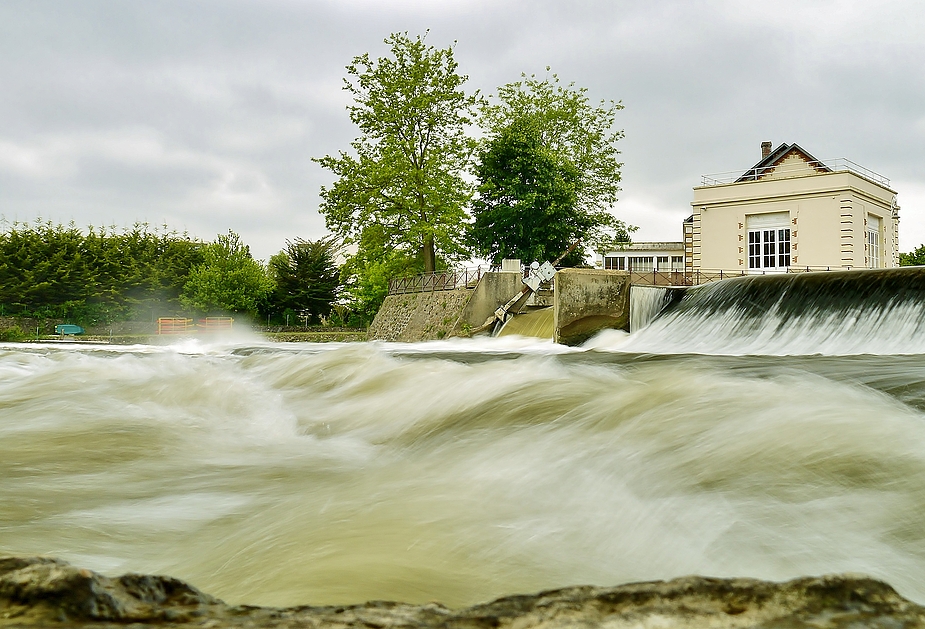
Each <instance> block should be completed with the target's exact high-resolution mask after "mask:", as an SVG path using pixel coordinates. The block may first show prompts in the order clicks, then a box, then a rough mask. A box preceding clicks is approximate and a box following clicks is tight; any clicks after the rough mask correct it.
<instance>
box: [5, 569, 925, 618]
mask: <svg viewBox="0 0 925 629" xmlns="http://www.w3.org/2000/svg"><path fill="white" fill-rule="evenodd" d="M54 626H60V627H81V628H85V629H89V628H91V627H98V628H104V627H105V628H114V627H126V626H131V627H135V628H140V627H210V628H216V629H219V628H223V627H242V628H244V627H278V628H289V627H292V628H294V627H312V628H316V629H326V628H329V627H330V628H335V627H337V628H347V627H363V628H366V629H368V628H370V627H372V628H383V627H395V628H404V627H408V628H425V627H446V628H448V629H449V628H452V629H481V628H494V627H512V629H513V628H516V629H528V628H531V627H543V628H544V629H545V628H549V629H552V628H557V627H608V628H614V629H616V628H622V627H627V628H628V627H659V628H663V627H768V628H771V627H774V628H784V627H800V628H808V627H813V628H824V627H846V628H847V627H884V628H887V627H889V628H890V629H894V628H900V627H925V608H923V607H921V606H919V605H916V604H914V603H912V602H910V601H908V600H906V599H904V598H902V597H901V596H899V595H898V594H897V593H896V592H895V591H894V590H893V588H891V587H890V586H889V585H887V584H885V583H882V582H880V581H877V580H874V579H871V578H867V577H863V576H857V575H831V576H824V577H806V578H801V579H795V580H793V581H789V582H787V583H770V582H767V581H758V580H755V579H709V578H703V577H685V578H682V579H675V580H673V581H652V582H648V583H633V584H629V585H622V586H618V587H611V588H600V587H571V588H564V589H560V590H551V591H548V592H541V593H539V594H532V595H521V596H509V597H505V598H501V599H498V600H496V601H493V602H491V603H486V604H482V605H475V606H473V607H469V608H466V609H461V610H451V609H448V608H446V607H443V606H441V605H438V604H433V603H432V604H428V605H407V604H403V603H388V602H370V603H365V604H362V605H346V606H341V607H308V606H305V607H290V608H285V609H279V608H268V607H248V606H231V605H226V604H225V603H223V602H222V601H220V600H218V599H216V598H213V597H211V596H209V595H208V594H204V593H202V592H200V591H199V590H197V589H196V588H194V587H192V586H190V585H187V584H186V583H184V582H182V581H179V580H177V579H172V578H170V577H158V576H145V575H136V574H129V575H125V576H121V577H118V578H114V579H110V578H108V577H104V576H102V575H100V574H97V573H95V572H91V571H89V570H83V569H80V568H75V567H74V566H71V565H70V564H68V563H66V562H63V561H60V560H56V559H47V558H42V557H29V558H20V557H5V558H3V557H0V627H54Z"/></svg>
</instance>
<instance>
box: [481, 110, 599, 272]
mask: <svg viewBox="0 0 925 629" xmlns="http://www.w3.org/2000/svg"><path fill="white" fill-rule="evenodd" d="M476 176H477V177H478V180H479V187H478V198H476V199H475V200H474V201H473V205H472V214H473V216H474V217H475V221H474V223H473V224H472V226H471V229H470V232H469V237H470V240H471V241H472V243H473V245H474V249H475V251H476V253H477V254H478V255H480V256H481V257H484V258H486V259H489V260H491V261H492V263H494V264H500V262H501V260H502V259H503V258H517V259H519V260H525V261H527V262H532V261H533V260H539V261H542V260H548V259H551V258H555V257H556V256H557V255H558V254H559V253H560V252H561V251H563V250H564V249H566V248H567V247H568V246H569V244H570V241H571V239H572V238H574V237H575V235H576V234H579V233H583V232H585V231H587V230H588V229H589V228H590V227H592V222H591V221H590V219H589V217H588V216H586V215H585V214H583V213H581V212H576V211H575V201H576V194H577V193H576V188H577V184H578V179H579V173H578V170H577V169H576V168H575V166H574V165H573V164H572V163H571V162H570V161H569V160H568V159H566V158H564V157H563V156H561V155H558V154H556V153H555V152H553V151H551V150H549V149H548V148H546V147H545V146H543V142H542V137H541V134H540V131H539V129H538V128H537V127H536V125H534V124H532V121H530V120H518V121H515V122H514V123H512V124H510V125H509V126H507V127H505V128H503V129H501V130H499V131H498V132H497V134H496V135H495V137H493V138H492V139H491V140H490V141H489V142H488V143H487V144H486V145H485V148H484V150H483V152H482V154H481V156H480V160H479V164H478V166H477V167H476Z"/></svg>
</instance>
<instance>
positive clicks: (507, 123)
mask: <svg viewBox="0 0 925 629" xmlns="http://www.w3.org/2000/svg"><path fill="white" fill-rule="evenodd" d="M547 70H548V68H547ZM622 108H623V106H622V105H621V104H620V103H616V102H613V101H610V102H605V101H602V102H601V103H600V104H598V105H593V104H592V103H591V102H590V101H589V99H588V96H587V90H586V89H585V88H576V87H575V85H574V83H570V84H568V85H562V84H561V83H560V80H559V77H558V76H557V75H555V74H553V75H552V76H551V77H550V78H546V79H538V78H536V76H535V75H531V76H529V77H528V76H526V75H522V77H521V80H520V81H516V82H514V83H509V84H507V85H504V86H502V87H501V88H499V89H498V93H497V95H496V96H495V98H494V99H492V100H491V101H490V102H487V103H485V104H484V105H483V107H482V123H483V125H484V126H485V128H486V131H487V134H488V136H487V139H486V140H485V143H484V145H483V148H482V150H481V151H480V155H479V157H480V159H479V165H478V166H477V167H476V170H477V174H478V180H479V186H478V191H479V198H478V199H476V200H475V201H474V203H473V215H474V217H475V224H474V227H473V229H472V230H470V242H471V243H472V244H473V245H474V247H475V248H476V249H477V250H478V251H479V252H481V253H482V254H483V255H490V257H492V258H493V259H494V258H496V257H497V256H499V255H504V252H505V251H508V252H510V253H511V254H512V255H514V254H515V252H516V251H520V252H527V253H528V254H529V256H528V258H529V257H532V255H538V254H539V253H542V257H545V258H549V257H554V256H555V255H558V253H560V252H561V250H562V248H564V247H562V245H567V243H568V242H573V241H574V240H581V241H582V242H583V243H584V244H587V245H597V244H598V243H600V242H602V241H604V240H609V239H614V240H623V239H628V238H629V233H630V232H631V231H633V230H634V229H635V228H633V227H631V226H628V225H626V224H624V223H623V222H622V221H620V220H617V219H616V217H614V216H613V214H611V212H610V210H611V206H612V205H613V204H614V203H615V202H616V201H617V193H618V192H619V190H620V185H619V184H620V168H621V167H622V164H621V163H620V162H619V161H618V155H619V153H620V152H619V150H618V149H617V146H616V143H617V141H618V140H619V139H620V138H622V137H623V132H622V131H619V130H615V129H614V124H615V119H616V112H617V111H619V110H621V109H622ZM531 161H532V162H534V163H533V164H531V163H530V162H531ZM504 168H508V169H512V172H510V173H508V174H505V173H504V172H503V169H504ZM486 213H487V214H486ZM537 213H540V214H541V216H536V214H537ZM557 221H559V222H561V228H559V227H557V225H556V222H557ZM490 225H498V226H499V227H501V228H500V229H492V228H491V227H490ZM517 225H526V226H528V227H527V228H526V230H525V231H521V232H520V233H517V232H515V234H514V235H513V236H512V235H511V232H510V230H511V229H512V228H513V227H512V226H517ZM505 226H506V227H505ZM520 255H523V253H521V254H520ZM584 255H585V251H584V246H582V247H580V248H579V249H576V251H575V252H573V254H572V255H571V256H569V260H570V261H571V262H572V263H576V262H579V261H581V260H582V259H583V258H584ZM534 259H539V258H534ZM567 261H568V260H567Z"/></svg>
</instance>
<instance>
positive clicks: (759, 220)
mask: <svg viewBox="0 0 925 629" xmlns="http://www.w3.org/2000/svg"><path fill="white" fill-rule="evenodd" d="M746 225H747V229H748V268H749V269H751V270H768V271H784V270H786V269H787V267H789V266H790V213H789V212H773V213H768V214H754V215H749V216H747V217H746Z"/></svg>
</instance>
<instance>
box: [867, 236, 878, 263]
mask: <svg viewBox="0 0 925 629" xmlns="http://www.w3.org/2000/svg"><path fill="white" fill-rule="evenodd" d="M867 268H869V269H879V268H880V231H879V230H875V229H871V228H868V229H867Z"/></svg>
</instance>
